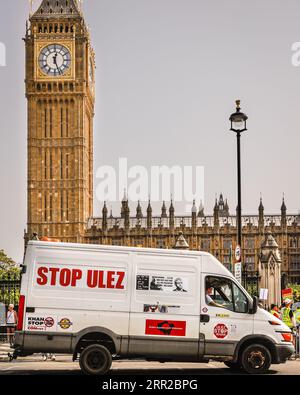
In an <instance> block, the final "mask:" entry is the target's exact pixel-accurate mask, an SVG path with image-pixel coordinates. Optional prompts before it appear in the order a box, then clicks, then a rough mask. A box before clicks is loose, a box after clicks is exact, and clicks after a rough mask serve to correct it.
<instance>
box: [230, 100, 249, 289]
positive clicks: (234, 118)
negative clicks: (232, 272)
mask: <svg viewBox="0 0 300 395" xmlns="http://www.w3.org/2000/svg"><path fill="white" fill-rule="evenodd" d="M240 104H241V101H240V100H236V112H235V113H233V114H231V116H230V118H229V120H230V125H231V127H230V130H231V131H233V132H235V133H236V139H237V192H238V205H237V242H238V245H239V246H240V247H241V248H242V203H241V201H242V192H241V133H242V132H244V131H246V130H247V119H248V117H247V115H246V114H244V113H242V112H241V107H240ZM244 281H245V283H246V280H244ZM245 285H246V284H245Z"/></svg>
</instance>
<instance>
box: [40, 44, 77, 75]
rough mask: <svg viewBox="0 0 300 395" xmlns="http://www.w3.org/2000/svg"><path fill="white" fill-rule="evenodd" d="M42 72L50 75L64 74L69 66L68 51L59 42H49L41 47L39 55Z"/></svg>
mask: <svg viewBox="0 0 300 395" xmlns="http://www.w3.org/2000/svg"><path fill="white" fill-rule="evenodd" d="M39 66H40V69H41V70H42V72H43V73H44V74H46V75H49V76H52V77H59V76H61V75H64V74H65V73H66V71H67V70H68V69H69V68H70V66H71V54H70V51H69V50H68V49H67V48H66V47H65V46H63V45H61V44H51V45H48V46H47V47H45V48H43V49H42V51H41V53H40V56H39Z"/></svg>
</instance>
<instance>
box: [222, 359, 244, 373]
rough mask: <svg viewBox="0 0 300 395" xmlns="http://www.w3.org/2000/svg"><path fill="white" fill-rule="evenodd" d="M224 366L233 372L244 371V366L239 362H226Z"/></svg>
mask: <svg viewBox="0 0 300 395" xmlns="http://www.w3.org/2000/svg"><path fill="white" fill-rule="evenodd" d="M224 364H225V365H226V366H227V367H228V368H229V369H230V370H232V371H233V372H240V371H242V366H241V364H240V363H238V362H231V361H226V362H224Z"/></svg>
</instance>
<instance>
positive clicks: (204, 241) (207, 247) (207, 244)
mask: <svg viewBox="0 0 300 395" xmlns="http://www.w3.org/2000/svg"><path fill="white" fill-rule="evenodd" d="M201 250H203V251H209V250H210V239H208V238H203V239H202V240H201Z"/></svg>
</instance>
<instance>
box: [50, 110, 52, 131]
mask: <svg viewBox="0 0 300 395" xmlns="http://www.w3.org/2000/svg"><path fill="white" fill-rule="evenodd" d="M51 137H52V108H50V138H51Z"/></svg>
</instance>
